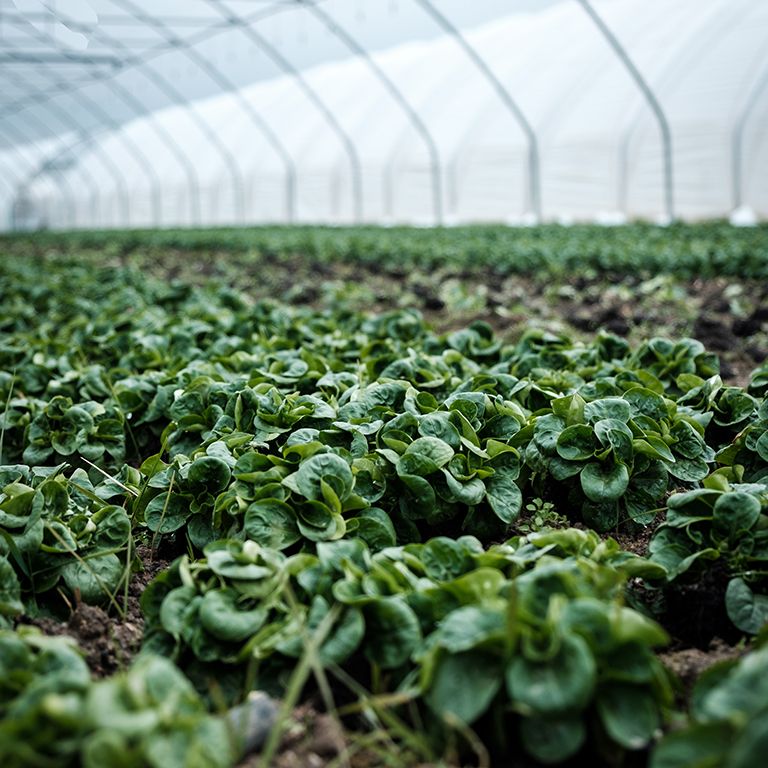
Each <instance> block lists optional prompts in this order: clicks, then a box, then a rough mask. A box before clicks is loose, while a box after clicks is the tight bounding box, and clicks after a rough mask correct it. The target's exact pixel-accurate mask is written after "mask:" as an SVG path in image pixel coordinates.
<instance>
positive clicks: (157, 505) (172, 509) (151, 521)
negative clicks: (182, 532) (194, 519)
mask: <svg viewBox="0 0 768 768" xmlns="http://www.w3.org/2000/svg"><path fill="white" fill-rule="evenodd" d="M189 502H190V499H189V497H188V496H182V495H180V494H178V493H168V492H165V493H161V494H160V495H159V496H155V498H154V499H152V501H150V502H149V504H147V508H146V510H145V511H144V519H145V520H146V523H147V528H149V530H150V531H155V532H157V533H173V531H178V530H179V528H181V527H183V526H184V524H185V523H186V522H187V520H188V518H189V516H190V515H191V514H192V513H191V511H190V509H189Z"/></svg>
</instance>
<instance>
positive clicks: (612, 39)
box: [576, 0, 675, 221]
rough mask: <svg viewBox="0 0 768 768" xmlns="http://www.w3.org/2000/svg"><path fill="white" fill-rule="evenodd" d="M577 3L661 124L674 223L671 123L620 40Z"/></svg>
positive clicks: (583, 1)
mask: <svg viewBox="0 0 768 768" xmlns="http://www.w3.org/2000/svg"><path fill="white" fill-rule="evenodd" d="M576 2H577V3H578V4H579V5H580V6H581V7H582V8H583V9H584V11H585V13H586V14H587V15H588V16H589V18H590V19H592V21H593V22H594V23H595V26H596V27H597V28H598V30H599V31H600V33H601V34H602V35H603V37H604V38H605V39H606V41H607V42H608V44H609V45H610V46H611V48H612V49H613V51H614V53H615V54H616V56H617V57H618V58H619V60H620V61H621V63H622V64H623V65H624V67H625V68H626V70H627V72H629V74H630V76H631V77H632V79H633V80H634V81H635V84H636V85H637V87H638V88H639V89H640V91H641V92H642V94H643V96H644V97H645V99H646V101H647V102H648V106H649V107H650V108H651V111H652V112H653V114H654V115H655V117H656V120H657V121H658V123H659V130H660V131H661V142H662V146H663V152H664V208H665V211H666V214H667V218H668V219H669V220H670V221H673V220H674V218H675V195H674V178H673V171H672V132H671V130H670V128H669V122H668V120H667V116H666V115H665V114H664V110H663V109H662V107H661V104H660V103H659V100H658V99H657V98H656V95H655V94H654V92H653V91H652V90H651V88H650V86H649V85H648V83H647V82H646V81H645V78H644V77H643V75H642V74H641V72H640V70H639V69H638V68H637V66H636V65H635V63H634V62H633V61H632V59H631V58H630V57H629V54H628V53H627V51H626V49H625V48H624V47H623V46H622V44H621V43H620V42H619V39H618V38H617V37H616V35H614V34H613V32H612V31H611V30H610V28H609V27H608V26H607V25H606V23H605V22H604V21H603V19H602V17H601V16H600V15H599V14H598V13H597V11H595V9H594V8H593V7H592V6H591V5H590V4H589V0H576Z"/></svg>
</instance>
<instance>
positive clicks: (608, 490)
mask: <svg viewBox="0 0 768 768" xmlns="http://www.w3.org/2000/svg"><path fill="white" fill-rule="evenodd" d="M579 479H580V481H581V488H582V490H583V491H584V495H585V496H586V497H587V498H588V499H590V500H591V501H595V502H605V501H616V500H617V499H619V498H621V496H622V495H623V494H624V492H625V491H626V490H627V486H628V485H629V471H628V470H627V466H626V464H621V463H619V462H616V463H615V464H613V465H612V466H611V465H606V464H597V463H594V462H593V463H592V464H587V466H586V467H584V469H582V470H581V474H580V475H579Z"/></svg>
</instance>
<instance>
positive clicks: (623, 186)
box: [617, 0, 739, 213]
mask: <svg viewBox="0 0 768 768" xmlns="http://www.w3.org/2000/svg"><path fill="white" fill-rule="evenodd" d="M720 10H721V11H723V10H724V14H723V15H724V16H725V19H723V24H724V26H716V29H715V34H714V35H713V37H722V35H723V31H724V27H725V26H726V25H727V22H729V21H731V22H737V21H738V19H739V14H735V13H733V8H732V6H731V4H730V0H729V4H728V5H723V6H722V7H721V8H720ZM712 15H715V14H714V13H713V14H712ZM709 21H710V19H709V17H706V18H705V19H704V22H703V25H702V26H706V25H707V24H708V23H709ZM698 29H700V27H695V28H690V27H689V29H688V33H687V35H686V36H685V38H684V39H685V40H686V41H687V40H690V39H692V38H693V37H694V35H695V34H696V32H697V30H698ZM710 39H711V38H710V37H709V36H707V37H704V38H698V39H697V43H698V48H699V49H701V48H704V49H706V48H707V47H708V46H709V44H710ZM686 53H688V51H687V47H686V46H685V45H684V44H683V42H682V41H676V43H675V49H674V51H673V55H672V56H670V58H669V59H668V60H667V61H666V63H665V65H664V70H663V72H662V75H661V77H662V78H663V77H665V76H667V75H668V73H669V71H670V70H671V68H672V66H673V64H676V63H679V61H680V60H681V59H683V60H684V59H685V54H686ZM660 80H661V78H657V80H656V82H655V83H654V89H657V88H658V86H659V83H660ZM641 111H642V105H638V106H637V107H636V108H635V109H634V110H633V112H632V114H631V115H630V116H629V117H628V118H627V119H626V122H627V124H628V125H629V128H628V129H626V130H625V131H624V132H623V134H622V136H621V140H620V143H619V178H618V195H617V197H618V207H619V210H621V211H623V212H624V213H627V209H628V206H629V203H628V198H629V173H630V163H629V145H630V143H631V142H632V139H633V138H634V136H635V134H636V133H637V131H638V130H639V125H640V123H639V116H640V112H641Z"/></svg>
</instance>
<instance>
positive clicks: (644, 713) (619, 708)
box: [597, 683, 660, 749]
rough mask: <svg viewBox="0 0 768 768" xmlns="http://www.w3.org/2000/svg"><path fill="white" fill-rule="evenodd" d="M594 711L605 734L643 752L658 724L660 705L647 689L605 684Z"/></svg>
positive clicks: (627, 685)
mask: <svg viewBox="0 0 768 768" xmlns="http://www.w3.org/2000/svg"><path fill="white" fill-rule="evenodd" d="M597 711H598V713H599V715H600V719H601V720H602V723H603V726H604V728H605V731H606V733H607V734H608V736H610V738H612V739H613V740H614V741H615V742H616V743H617V744H620V745H621V746H622V747H626V748H627V749H642V748H643V747H644V746H646V745H647V744H648V742H650V741H651V739H652V738H653V734H654V732H655V731H656V729H657V728H658V727H659V724H660V714H659V706H658V704H657V703H656V700H655V699H654V697H653V694H652V693H651V691H650V690H649V689H648V688H647V687H646V686H640V685H633V684H631V683H608V684H605V685H602V686H601V687H600V691H599V693H598V696H597Z"/></svg>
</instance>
